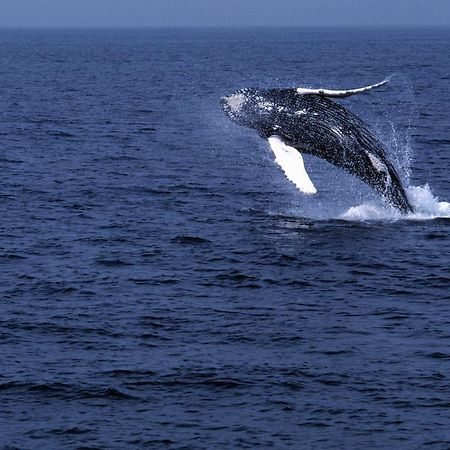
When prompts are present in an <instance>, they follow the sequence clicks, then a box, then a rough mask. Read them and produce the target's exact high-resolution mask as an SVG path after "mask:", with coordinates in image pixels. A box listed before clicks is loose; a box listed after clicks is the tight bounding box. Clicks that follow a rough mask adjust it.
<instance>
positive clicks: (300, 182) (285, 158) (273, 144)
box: [269, 136, 317, 194]
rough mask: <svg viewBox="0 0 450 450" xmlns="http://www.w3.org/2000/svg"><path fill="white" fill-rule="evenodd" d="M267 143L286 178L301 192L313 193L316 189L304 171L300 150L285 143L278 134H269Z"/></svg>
mask: <svg viewBox="0 0 450 450" xmlns="http://www.w3.org/2000/svg"><path fill="white" fill-rule="evenodd" d="M269 144H270V148H271V149H272V151H273V153H274V154H275V162H276V163H277V164H278V165H279V166H280V167H281V169H282V170H283V172H284V173H285V175H286V177H287V178H288V180H290V181H292V183H294V184H295V185H296V186H297V188H298V189H299V190H300V191H302V192H303V193H305V194H315V193H316V192H317V189H316V188H315V186H314V184H313V183H312V181H311V179H310V178H309V176H308V174H307V173H306V170H305V165H304V163H303V158H302V155H301V154H300V152H299V151H298V150H296V149H295V148H293V147H289V146H288V145H286V144H285V143H284V142H283V141H282V140H281V139H280V138H279V137H278V136H270V137H269Z"/></svg>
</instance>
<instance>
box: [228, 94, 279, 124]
mask: <svg viewBox="0 0 450 450" xmlns="http://www.w3.org/2000/svg"><path fill="white" fill-rule="evenodd" d="M267 105H268V103H267V101H266V99H265V93H264V91H260V90H258V89H240V90H239V91H237V92H235V93H233V94H231V95H228V96H226V97H222V98H221V99H220V106H221V107H222V109H223V111H224V112H225V114H226V115H227V116H228V117H229V118H230V119H231V120H232V121H233V122H235V123H237V124H239V125H243V126H246V127H249V128H254V129H256V130H259V129H261V128H262V127H263V126H264V122H265V118H266V117H267V114H268V113H269V112H270V111H271V108H268V107H267Z"/></svg>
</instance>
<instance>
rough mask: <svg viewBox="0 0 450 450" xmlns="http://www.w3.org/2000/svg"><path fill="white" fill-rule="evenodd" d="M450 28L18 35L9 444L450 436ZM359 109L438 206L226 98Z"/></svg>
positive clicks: (338, 442) (4, 261)
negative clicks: (390, 192)
mask: <svg viewBox="0 0 450 450" xmlns="http://www.w3.org/2000/svg"><path fill="white" fill-rule="evenodd" d="M449 74H450V30H449V29H398V30H396V29H372V30H362V29H360V30H359V29H353V30H351V29H348V30H346V29H340V30H331V29H330V30H314V29H311V30H303V31H300V30H283V29H267V30H264V29H253V30H237V29H236V30H233V29H229V30H203V31H201V30H134V31H133V30H122V31H119V30H84V31H83V30H70V31H58V30H45V31H32V30H3V31H0V80H1V82H0V170H1V190H0V216H1V218H0V229H1V235H0V294H1V295H0V301H1V303H0V308H1V309H0V312H1V314H0V361H1V362H0V448H2V449H4V450H6V449H9V450H12V449H20V450H22V449H44V448H45V449H62V448H64V449H125V448H126V449H138V448H152V449H159V448H170V449H192V450H195V449H212V448H214V449H230V448H249V449H253V448H264V449H265V448H275V449H300V448H302V449H303V448H305V449H335V448H350V447H354V448H371V449H384V448H395V449H397V448H398V449H416V448H417V449H419V448H420V449H422V448H429V449H447V448H449V447H450V431H449V430H450V427H449V423H450V273H449V254H450V237H449V232H450V205H449V203H447V202H449V201H450V178H449V171H450V128H449V117H450V106H449V105H450V75H449ZM391 75H392V78H391V82H390V83H389V85H387V86H386V87H383V88H382V89H380V90H378V91H376V92H375V91H374V92H371V93H370V94H366V95H361V96H356V97H352V98H349V99H346V100H342V101H341V103H342V104H344V105H345V106H347V107H348V108H350V109H351V110H352V111H353V112H355V113H356V114H358V115H359V116H360V117H362V118H363V119H364V120H365V121H366V122H367V123H368V124H370V125H371V127H372V129H373V130H374V132H375V133H376V134H377V136H378V137H379V138H380V139H381V141H382V142H383V143H384V145H385V147H386V149H387V151H388V153H389V154H390V155H391V158H392V159H393V160H394V161H396V163H397V165H398V166H399V170H400V172H401V174H402V177H403V179H404V182H405V185H406V186H408V192H409V195H410V198H411V200H412V202H413V204H414V205H415V207H416V213H415V214H412V215H410V216H401V215H399V214H398V213H396V212H395V211H394V210H392V209H390V208H389V206H388V205H386V204H383V202H382V201H381V200H380V199H379V198H378V197H377V196H376V195H375V194H374V193H373V192H372V191H371V190H370V188H368V187H367V186H365V185H364V184H362V183H360V182H359V181H358V180H356V179H354V178H352V177H351V176H350V175H347V174H345V173H343V172H342V171H340V170H339V169H336V168H334V167H332V166H331V165H329V164H327V163H326V162H324V161H321V160H317V159H314V158H308V157H307V156H305V165H306V167H307V168H308V172H309V174H310V176H311V179H312V180H313V182H314V184H315V186H316V187H317V190H318V193H317V194H316V195H314V196H308V197H307V196H304V195H302V194H301V193H299V192H298V191H297V190H296V188H295V186H294V185H292V184H291V183H290V182H289V181H288V180H287V179H286V178H285V176H284V174H283V173H282V171H281V170H280V169H279V168H278V167H277V165H276V164H275V163H274V157H273V155H272V154H271V152H270V149H269V146H268V144H267V142H264V141H263V140H262V139H260V138H259V137H258V136H256V135H255V134H254V133H253V132H252V131H250V130H246V129H243V128H239V127H238V126H236V125H235V124H233V123H231V122H230V121H229V120H228V119H227V118H226V117H225V115H224V114H223V113H222V111H221V110H220V108H219V103H218V101H219V98H220V97H221V96H223V95H226V94H229V93H231V92H233V91H235V90H237V89H239V88H242V87H250V86H256V87H281V86H284V87H296V86H306V87H321V86H325V87H330V88H349V87H350V88H351V87H359V86H364V85H367V84H371V83H374V82H377V81H381V80H382V79H384V78H385V77H386V76H391Z"/></svg>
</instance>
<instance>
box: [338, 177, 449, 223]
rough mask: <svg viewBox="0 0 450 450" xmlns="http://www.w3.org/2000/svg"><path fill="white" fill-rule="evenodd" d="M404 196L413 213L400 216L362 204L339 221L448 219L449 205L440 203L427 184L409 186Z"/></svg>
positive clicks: (390, 209) (387, 207)
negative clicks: (406, 197)
mask: <svg viewBox="0 0 450 450" xmlns="http://www.w3.org/2000/svg"><path fill="white" fill-rule="evenodd" d="M406 194H407V196H408V199H409V201H410V202H411V205H412V207H413V208H414V212H413V213H410V214H406V215H405V214H401V213H400V212H399V211H398V210H396V209H394V208H392V207H389V206H384V207H383V206H380V205H379V204H375V203H369V202H368V203H363V204H362V205H358V206H352V207H351V208H349V209H348V210H347V211H345V212H344V213H343V214H341V215H340V216H339V219H342V220H349V221H372V220H375V221H378V220H388V221H396V220H431V219H438V218H450V203H448V202H441V201H439V198H437V197H435V196H434V195H433V193H432V192H431V189H430V187H429V186H428V184H426V185H425V186H409V187H408V188H406Z"/></svg>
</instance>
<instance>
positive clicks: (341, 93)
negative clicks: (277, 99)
mask: <svg viewBox="0 0 450 450" xmlns="http://www.w3.org/2000/svg"><path fill="white" fill-rule="evenodd" d="M387 83H389V79H386V80H383V81H381V82H380V83H376V84H372V85H370V86H365V87H361V88H356V89H339V90H334V89H308V88H298V89H297V93H298V94H301V95H320V96H322V97H331V98H344V97H350V96H351V95H356V94H362V93H364V92H367V91H370V90H371V89H374V88H377V87H380V86H384V85H385V84H387Z"/></svg>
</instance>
